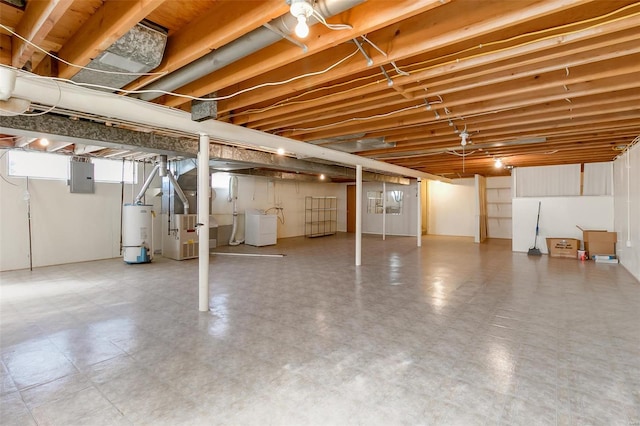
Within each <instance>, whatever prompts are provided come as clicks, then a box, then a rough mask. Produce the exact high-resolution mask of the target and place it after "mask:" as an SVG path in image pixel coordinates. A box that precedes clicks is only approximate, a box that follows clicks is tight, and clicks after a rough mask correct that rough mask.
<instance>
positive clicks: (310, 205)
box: [304, 197, 338, 238]
mask: <svg viewBox="0 0 640 426" xmlns="http://www.w3.org/2000/svg"><path fill="white" fill-rule="evenodd" d="M304 207H305V209H304V228H305V229H304V235H305V237H310V238H313V237H324V236H326V235H333V234H335V233H336V224H337V216H338V208H337V199H336V197H305V199H304Z"/></svg>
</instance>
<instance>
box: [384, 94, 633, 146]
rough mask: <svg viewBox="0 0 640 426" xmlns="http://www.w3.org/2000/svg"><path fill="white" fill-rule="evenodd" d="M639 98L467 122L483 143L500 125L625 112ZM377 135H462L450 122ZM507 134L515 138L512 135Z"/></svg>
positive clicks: (419, 138) (416, 138)
mask: <svg viewBox="0 0 640 426" xmlns="http://www.w3.org/2000/svg"><path fill="white" fill-rule="evenodd" d="M639 100H640V98H635V99H631V100H628V101H627V102H611V103H604V102H603V103H601V104H600V105H598V108H597V109H594V108H593V107H592V106H589V107H584V108H573V109H572V110H571V111H570V110H568V109H566V108H565V109H564V110H560V109H555V108H553V109H552V108H550V109H552V110H551V111H547V110H542V109H539V110H538V111H535V112H534V111H532V112H529V113H518V112H517V111H516V112H514V113H504V114H497V115H496V116H487V117H481V119H479V120H473V121H469V122H468V123H467V125H468V128H469V129H470V131H473V132H476V131H477V132H480V134H479V135H477V134H474V135H473V137H474V139H476V140H477V142H478V143H482V142H484V141H486V142H499V139H496V138H495V135H492V137H491V139H489V140H487V137H486V136H485V135H484V132H486V131H490V130H493V129H498V128H507V129H510V128H513V127H514V126H518V125H531V124H534V123H547V122H549V121H550V120H551V119H553V120H559V119H560V120H571V119H574V118H581V117H594V116H600V115H602V114H611V113H617V112H624V111H628V110H630V109H633V107H634V106H635V105H637V103H638V101H639ZM458 130H461V129H460V127H458ZM377 136H382V137H384V138H385V141H386V142H387V143H395V145H396V147H397V148H406V147H409V146H411V145H412V144H415V143H422V142H423V141H425V140H429V141H430V142H431V143H438V142H443V143H445V142H448V141H451V140H455V141H456V142H457V141H458V140H459V135H458V134H455V133H454V129H452V128H451V127H449V126H443V127H440V128H439V129H429V128H427V127H426V126H425V127H424V128H422V129H419V130H417V131H415V132H414V133H411V134H405V135H402V136H394V135H391V136H389V135H385V134H381V135H377ZM507 138H508V139H514V138H513V137H507Z"/></svg>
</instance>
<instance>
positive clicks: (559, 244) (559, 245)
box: [547, 238, 580, 259]
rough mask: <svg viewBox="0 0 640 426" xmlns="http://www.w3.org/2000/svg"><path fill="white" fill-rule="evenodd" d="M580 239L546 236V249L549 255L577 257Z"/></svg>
mask: <svg viewBox="0 0 640 426" xmlns="http://www.w3.org/2000/svg"><path fill="white" fill-rule="evenodd" d="M579 247H580V240H576V239H575V238H547V249H548V250H549V256H551V257H570V258H572V259H577V258H578V248H579Z"/></svg>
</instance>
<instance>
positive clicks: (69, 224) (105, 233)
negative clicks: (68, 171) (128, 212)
mask: <svg viewBox="0 0 640 426" xmlns="http://www.w3.org/2000/svg"><path fill="white" fill-rule="evenodd" d="M146 171H147V173H149V172H150V171H151V170H150V167H147V170H146ZM0 172H1V173H2V175H3V176H4V177H5V179H6V181H5V180H2V181H0V202H1V204H2V208H1V209H0V270H1V271H6V270H13V269H25V268H28V267H29V229H28V220H27V202H26V201H25V194H26V189H27V179H26V178H11V177H8V176H7V161H0ZM139 176H142V167H140V172H139ZM139 180H140V182H139V183H138V184H137V185H128V184H126V185H125V191H124V193H125V203H126V202H132V201H133V198H134V197H135V195H137V193H138V191H139V189H140V187H141V186H142V183H143V179H142V178H140V179H139ZM14 185H15V186H14ZM151 187H160V182H159V180H158V179H156V180H155V181H154V183H152V185H151ZM29 194H30V203H31V242H32V253H33V266H34V267H39V266H47V265H57V264H63V263H72V262H83V261H88V260H98V259H107V258H113V257H118V256H120V204H121V203H120V200H121V186H120V184H119V183H100V182H96V183H95V193H94V194H71V193H70V192H69V187H68V186H67V183H66V181H63V180H45V179H29ZM147 202H148V203H149V204H153V205H154V210H156V211H157V212H159V211H160V198H159V197H147ZM159 225H160V223H159V215H158V216H157V217H156V219H155V221H154V227H155V228H154V236H155V237H158V236H159V233H158V232H159V230H160V226H159ZM155 241H156V242H158V241H159V240H158V239H156V240H155Z"/></svg>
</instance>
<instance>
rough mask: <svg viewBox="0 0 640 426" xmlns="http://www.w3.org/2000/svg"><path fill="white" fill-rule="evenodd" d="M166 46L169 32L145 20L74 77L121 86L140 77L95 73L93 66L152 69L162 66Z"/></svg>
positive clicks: (113, 69) (129, 70)
mask: <svg viewBox="0 0 640 426" xmlns="http://www.w3.org/2000/svg"><path fill="white" fill-rule="evenodd" d="M166 45H167V33H166V31H164V30H163V29H161V28H156V26H154V25H153V24H151V23H150V22H146V21H143V22H142V23H139V24H136V25H135V26H134V27H133V28H131V29H130V30H129V32H127V33H126V34H125V35H123V36H122V37H120V38H119V39H118V40H117V41H116V42H115V43H113V44H112V45H111V46H109V48H107V49H106V50H105V51H104V52H102V53H100V54H99V55H98V56H97V57H96V58H95V59H93V60H92V61H91V62H89V64H88V65H87V66H86V68H90V69H82V70H80V72H78V73H77V74H76V75H74V76H73V77H72V78H71V80H73V81H75V82H78V83H90V84H98V85H101V86H106V87H113V88H118V89H119V88H121V87H124V86H126V85H127V84H129V83H131V82H132V81H134V80H135V79H136V78H138V77H139V76H138V75H135V74H132V75H127V74H109V73H102V72H95V71H91V69H95V70H101V71H110V72H114V73H118V72H119V73H145V72H149V71H151V70H152V69H154V68H156V67H157V66H158V65H160V62H161V61H162V56H163V55H164V49H165V46H166ZM101 90H108V89H101Z"/></svg>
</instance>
